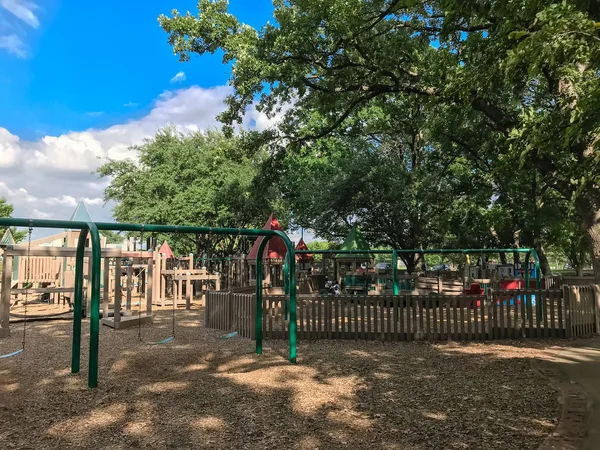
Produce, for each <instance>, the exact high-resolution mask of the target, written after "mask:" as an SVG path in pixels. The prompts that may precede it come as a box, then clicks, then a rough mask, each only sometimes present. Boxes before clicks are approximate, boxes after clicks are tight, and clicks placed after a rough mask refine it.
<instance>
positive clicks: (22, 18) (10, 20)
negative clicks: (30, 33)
mask: <svg viewBox="0 0 600 450" xmlns="http://www.w3.org/2000/svg"><path fill="white" fill-rule="evenodd" d="M36 9H38V6H37V5H36V4H35V3H34V2H32V1H29V0H0V49H4V50H6V51H8V52H9V53H12V54H13V55H15V56H17V57H18V58H26V57H27V56H28V55H27V53H28V52H27V45H26V44H25V41H24V40H23V37H22V33H23V26H22V24H21V22H23V23H25V24H27V25H29V26H30V27H32V28H38V27H39V25H40V21H39V19H38V17H37V16H36V15H35V13H34V11H35V10H36Z"/></svg>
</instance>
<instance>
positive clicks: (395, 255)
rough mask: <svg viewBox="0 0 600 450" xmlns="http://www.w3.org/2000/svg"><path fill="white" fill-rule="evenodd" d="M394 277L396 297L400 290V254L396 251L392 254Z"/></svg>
mask: <svg viewBox="0 0 600 450" xmlns="http://www.w3.org/2000/svg"><path fill="white" fill-rule="evenodd" d="M392 277H393V279H394V295H398V294H399V293H400V289H399V287H398V252H397V251H396V250H394V251H393V252H392Z"/></svg>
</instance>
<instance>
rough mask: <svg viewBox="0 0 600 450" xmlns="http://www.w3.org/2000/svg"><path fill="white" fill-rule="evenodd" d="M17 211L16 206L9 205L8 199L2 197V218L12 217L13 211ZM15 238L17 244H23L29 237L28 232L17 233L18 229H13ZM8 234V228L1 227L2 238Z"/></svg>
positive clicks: (0, 210) (0, 203) (0, 200)
mask: <svg viewBox="0 0 600 450" xmlns="http://www.w3.org/2000/svg"><path fill="white" fill-rule="evenodd" d="M14 210H15V208H14V206H13V205H11V204H10V203H8V201H7V200H6V198H4V197H0V217H11V216H12V213H13V211H14ZM10 231H11V232H12V235H13V238H14V239H15V242H21V241H22V240H23V239H25V237H26V236H27V231H17V229H16V228H14V227H13V228H11V230H10ZM5 232H6V228H2V227H0V238H2V236H4V233H5Z"/></svg>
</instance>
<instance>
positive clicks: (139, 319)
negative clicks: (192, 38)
mask: <svg viewBox="0 0 600 450" xmlns="http://www.w3.org/2000/svg"><path fill="white" fill-rule="evenodd" d="M143 243H144V225H142V227H141V230H140V263H139V267H140V273H139V275H138V288H139V291H140V292H139V294H140V297H139V301H138V340H139V341H140V342H142V298H143V292H144V290H145V288H146V286H145V283H144V285H142V279H143V278H142V277H141V266H142V260H143V258H144V254H143V250H142V245H143Z"/></svg>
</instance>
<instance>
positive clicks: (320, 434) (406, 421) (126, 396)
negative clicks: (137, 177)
mask: <svg viewBox="0 0 600 450" xmlns="http://www.w3.org/2000/svg"><path fill="white" fill-rule="evenodd" d="M202 317H203V315H202V310H201V308H199V309H196V310H194V311H191V312H189V311H188V312H186V311H178V312H177V330H176V339H175V340H174V341H173V342H171V343H169V344H165V345H161V346H150V345H146V344H143V343H140V342H139V341H138V329H137V328H132V329H128V330H123V331H118V332H115V331H113V330H111V329H109V328H107V327H102V328H101V334H100V380H99V382H100V385H99V387H98V388H97V389H95V390H88V389H87V379H86V377H87V366H86V364H87V345H88V343H89V322H85V323H84V335H83V346H82V363H83V364H82V371H81V373H80V374H78V375H71V374H70V373H69V367H70V365H69V364H70V355H71V343H70V339H71V324H70V322H68V321H58V322H37V323H32V324H28V329H27V347H26V351H25V353H24V354H22V355H20V356H17V357H14V358H10V359H6V360H0V448H16V449H30V448H31V449H54V448H57V449H58V448H60V449H69V448H83V447H85V448H88V449H115V450H117V449H129V448H146V449H195V448H199V449H205V448H206V449H228V448H231V449H266V448H292V449H316V448H321V449H335V448H352V449H363V448H364V449H367V448H368V449H374V448H382V449H402V450H404V449H463V448H476V449H483V448H485V449H503V450H504V449H536V448H537V447H538V446H539V444H540V443H541V442H542V441H543V439H544V437H545V436H547V435H548V434H549V433H551V432H552V431H553V429H554V428H555V427H556V423H557V418H558V417H559V414H560V406H559V404H558V401H557V397H558V395H557V392H556V391H555V390H554V389H553V388H552V387H551V386H550V385H549V384H548V382H547V381H546V379H545V378H543V376H541V375H540V374H539V373H538V372H536V371H534V370H532V369H531V364H530V360H531V359H532V358H535V357H536V355H538V354H539V353H540V352H541V349H542V347H543V345H542V344H541V343H536V342H532V341H528V342H508V343H507V342H504V343H501V344H499V343H496V344H469V345H458V344H439V345H431V344H427V343H379V342H361V341H311V342H301V343H300V344H299V347H298V354H299V361H298V364H297V365H291V364H289V363H288V362H287V359H286V358H287V351H288V344H287V342H284V341H268V342H266V345H265V349H264V354H263V355H262V356H257V355H255V354H254V353H253V350H254V343H253V342H252V341H249V340H245V339H241V338H238V337H235V338H232V339H220V336H222V335H223V334H224V333H223V332H220V331H216V330H208V329H205V328H204V327H203V324H202ZM20 327H21V325H20V324H15V325H13V328H12V329H13V335H12V336H11V337H10V338H8V339H2V340H0V353H7V352H9V351H12V350H14V349H16V348H18V347H19V345H20V340H21V335H20ZM170 329H171V323H170V311H159V312H158V313H157V317H156V319H155V323H154V324H153V325H149V326H144V327H143V329H142V333H143V337H144V340H150V341H152V340H160V339H161V338H164V337H167V336H168V335H169V334H170ZM553 344H555V342H552V343H548V344H547V345H553Z"/></svg>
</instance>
